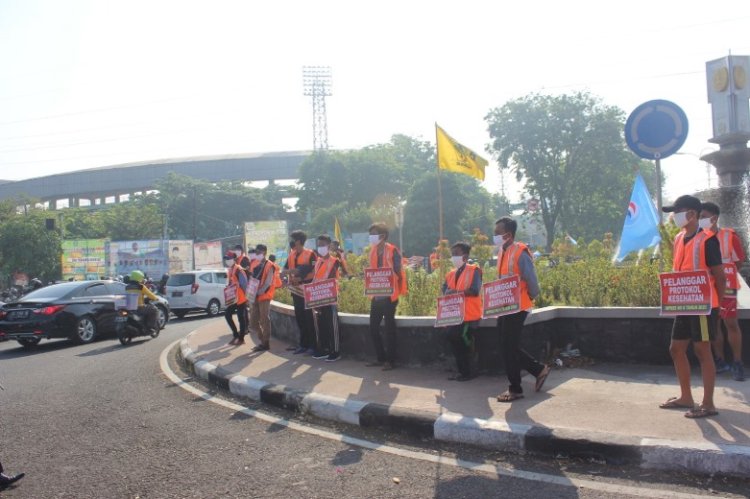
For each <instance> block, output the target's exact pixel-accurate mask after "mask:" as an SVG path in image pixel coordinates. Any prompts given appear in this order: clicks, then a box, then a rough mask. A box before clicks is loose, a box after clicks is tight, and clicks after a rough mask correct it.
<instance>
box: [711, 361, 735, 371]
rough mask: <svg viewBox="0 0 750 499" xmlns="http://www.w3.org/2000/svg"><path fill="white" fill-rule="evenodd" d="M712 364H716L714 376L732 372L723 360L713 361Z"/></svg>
mask: <svg viewBox="0 0 750 499" xmlns="http://www.w3.org/2000/svg"><path fill="white" fill-rule="evenodd" d="M714 364H716V374H721V373H728V372H729V371H731V370H732V366H730V365H729V363H728V362H727V361H726V360H724V359H714Z"/></svg>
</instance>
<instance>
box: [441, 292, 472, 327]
mask: <svg viewBox="0 0 750 499" xmlns="http://www.w3.org/2000/svg"><path fill="white" fill-rule="evenodd" d="M464 308H465V304H464V294H463V293H459V294H455V295H445V296H438V300H437V314H436V315H435V327H446V326H457V325H458V324H461V323H462V322H463V321H464Z"/></svg>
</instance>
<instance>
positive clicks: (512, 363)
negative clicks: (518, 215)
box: [493, 217, 550, 402]
mask: <svg viewBox="0 0 750 499" xmlns="http://www.w3.org/2000/svg"><path fill="white" fill-rule="evenodd" d="M517 229H518V223H517V222H516V221H515V220H513V219H512V218H509V217H503V218H500V219H499V220H497V221H496V222H495V235H494V237H493V242H494V244H495V246H497V247H498V248H499V250H498V254H497V276H498V278H500V277H509V276H513V275H517V276H518V277H519V280H520V283H521V293H520V294H521V304H520V305H521V306H520V308H519V311H518V312H516V313H514V314H508V315H503V316H500V317H498V318H497V331H498V333H499V334H500V346H501V348H502V351H503V360H504V361H505V373H506V375H507V376H508V382H509V383H510V386H508V390H507V391H505V392H504V393H502V394H500V395H498V396H497V400H498V402H513V401H514V400H517V399H520V398H523V388H521V369H525V370H526V371H527V372H529V373H530V374H531V375H532V376H534V377H535V378H536V383H535V385H534V389H535V391H537V392H538V391H539V390H541V389H542V386H543V385H544V382H545V380H546V379H547V376H548V375H549V372H550V368H549V366H546V365H544V364H542V363H540V362H538V361H537V360H536V359H535V358H533V357H532V356H531V355H529V354H528V353H526V351H524V350H523V349H522V348H521V332H522V331H523V323H524V322H525V321H526V316H528V315H529V312H530V311H531V309H532V308H533V307H534V303H533V301H532V300H533V299H534V298H536V297H537V296H538V295H539V282H538V280H537V277H536V271H535V270H534V260H533V258H532V257H531V253H530V252H529V248H528V247H526V245H525V244H523V243H520V242H516V241H515V237H516V230H517Z"/></svg>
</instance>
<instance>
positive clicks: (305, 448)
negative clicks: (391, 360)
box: [0, 317, 748, 499]
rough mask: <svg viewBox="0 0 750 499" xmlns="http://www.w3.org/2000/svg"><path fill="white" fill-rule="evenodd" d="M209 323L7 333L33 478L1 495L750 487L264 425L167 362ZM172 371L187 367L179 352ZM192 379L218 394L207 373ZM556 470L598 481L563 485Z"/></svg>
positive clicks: (9, 416) (576, 492)
mask: <svg viewBox="0 0 750 499" xmlns="http://www.w3.org/2000/svg"><path fill="white" fill-rule="evenodd" d="M208 320H223V319H207V318H203V317H195V318H190V317H189V318H187V319H185V320H173V321H172V322H170V324H169V325H168V326H167V328H166V329H165V330H164V331H162V334H161V335H160V336H159V337H158V338H157V339H154V340H140V339H138V340H135V341H134V343H133V344H132V345H131V346H128V347H122V346H120V344H119V342H117V340H115V339H105V340H101V341H97V342H95V343H93V344H91V345H83V346H73V345H71V344H69V343H68V342H66V341H49V342H42V343H41V344H40V345H39V346H38V347H37V348H36V349H33V350H24V349H22V348H21V347H20V346H19V345H18V344H17V343H15V342H5V343H0V383H2V385H3V386H4V387H5V390H4V391H0V459H2V462H3V464H4V465H5V467H6V468H7V469H8V470H10V471H24V472H26V474H27V476H26V478H24V479H23V480H22V481H20V482H19V483H18V486H17V487H14V488H12V489H8V490H6V491H4V492H0V496H2V497H3V498H5V497H8V498H21V497H24V498H35V499H36V498H48V497H50V498H89V497H91V498H120V497H122V498H125V497H127V498H160V497H165V498H173V497H174V498H181V497H190V498H193V497H200V498H204V497H205V498H210V497H294V498H297V497H337V498H339V499H342V498H345V497H346V498H348V497H377V498H381V497H446V498H448V497H450V498H460V497H467V498H474V497H519V498H526V497H528V498H541V497H555V498H574V497H581V498H615V497H618V498H619V497H631V496H644V497H645V496H648V497H667V496H668V495H669V494H673V493H677V494H684V495H683V497H690V495H703V494H708V495H711V494H712V493H713V494H716V493H717V492H718V495H713V497H717V496H722V497H723V496H737V497H742V496H744V495H743V494H746V493H747V490H748V489H747V488H746V487H747V483H743V482H742V481H739V480H731V479H730V480H727V479H718V478H717V479H713V478H706V477H691V476H686V475H684V476H683V475H679V474H658V473H653V472H650V473H649V472H644V471H641V470H634V469H628V468H627V467H622V466H613V465H611V464H610V465H607V464H602V463H595V462H593V463H592V462H584V461H573V460H567V459H539V458H531V457H529V456H504V455H502V454H499V453H487V452H486V451H480V450H476V449H464V448H459V447H455V446H454V447H451V446H439V447H436V446H435V444H434V443H432V442H414V441H410V440H409V439H408V438H406V437H398V438H391V437H390V436H388V435H381V434H378V433H375V432H370V433H364V432H362V431H361V430H350V429H347V430H346V431H350V432H352V435H354V436H356V437H359V438H364V439H368V440H371V441H375V442H382V443H387V444H390V445H392V446H395V447H397V448H399V449H403V450H404V451H405V452H412V453H415V454H414V456H417V455H422V456H433V457H434V456H446V457H458V458H460V459H464V460H466V461H471V462H475V461H477V462H478V461H482V462H489V463H493V464H496V465H497V466H501V467H503V468H507V469H522V470H528V471H531V472H534V473H537V474H538V475H529V477H530V478H532V479H521V478H515V477H507V476H501V475H498V474H493V473H486V472H481V471H473V470H470V469H466V468H463V467H457V466H451V465H446V464H443V463H436V462H430V461H425V460H424V459H414V458H413V457H408V456H406V455H394V454H390V453H385V452H380V451H377V450H369V449H363V448H362V447H357V446H354V445H349V444H346V443H342V442H339V441H335V440H331V439H329V438H323V437H321V436H320V435H315V434H310V433H309V432H305V431H297V430H294V429H291V428H289V427H287V426H285V425H283V424H278V423H269V422H266V421H262V420H259V419H256V418H253V417H250V416H248V415H247V414H245V413H243V412H240V411H238V410H235V409H231V408H228V407H224V406H220V405H217V404H214V403H212V402H209V401H206V400H204V399H202V398H200V397H197V396H196V395H195V394H192V393H189V392H187V391H186V390H184V389H182V388H180V387H178V386H176V385H175V384H174V383H172V382H171V381H169V379H168V378H167V377H166V376H165V375H164V374H163V372H162V371H161V369H160V366H159V356H160V354H161V352H162V351H163V350H164V349H165V348H167V346H169V345H170V344H171V343H172V342H174V341H175V340H177V339H180V338H182V337H184V336H185V335H187V334H188V333H189V332H190V331H192V330H193V329H195V328H196V327H199V326H201V325H203V324H206V323H207V321H208ZM170 357H171V358H173V357H174V356H173V355H170ZM172 368H173V369H175V370H176V371H177V373H178V375H179V376H181V377H184V378H187V377H188V375H187V374H185V373H181V372H179V368H178V366H177V365H176V364H175V363H174V362H172ZM193 386H194V387H195V388H197V389H198V390H210V388H209V387H205V386H203V385H201V384H199V383H198V382H196V381H194V380H193ZM220 395H221V396H223V397H224V398H226V399H227V400H231V397H230V396H229V395H228V394H220ZM235 402H240V401H235ZM249 407H253V408H259V409H261V410H264V411H266V412H268V413H269V414H272V415H276V416H280V417H283V418H288V417H291V416H293V415H291V414H284V413H281V412H278V411H276V412H274V411H273V410H268V409H264V408H262V407H259V406H249ZM296 421H297V422H299V423H301V424H302V425H304V426H305V427H307V428H312V429H318V430H320V429H322V430H324V431H326V432H334V433H335V432H338V431H339V430H342V428H337V427H335V426H332V425H326V424H325V423H321V422H319V421H309V420H305V419H300V418H296ZM535 477H536V478H537V479H533V478H535ZM544 477H555V478H557V479H559V478H561V477H562V478H563V479H570V480H579V481H580V480H583V481H584V482H585V483H584V486H581V485H580V483H581V482H576V483H578V486H575V485H572V486H571V485H560V484H551V483H545V481H544ZM597 484H601V485H599V488H597ZM602 487H605V488H604V489H603V488H602ZM613 487H615V488H613ZM617 487H629V488H622V489H618V488H617Z"/></svg>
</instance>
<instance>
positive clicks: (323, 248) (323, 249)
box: [318, 246, 328, 256]
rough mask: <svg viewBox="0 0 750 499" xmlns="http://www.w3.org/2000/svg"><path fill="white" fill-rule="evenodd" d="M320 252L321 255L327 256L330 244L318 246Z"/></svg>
mask: <svg viewBox="0 0 750 499" xmlns="http://www.w3.org/2000/svg"><path fill="white" fill-rule="evenodd" d="M318 254H319V255H320V256H326V255H327V254H328V246H318Z"/></svg>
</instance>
